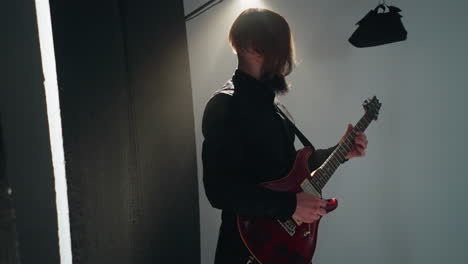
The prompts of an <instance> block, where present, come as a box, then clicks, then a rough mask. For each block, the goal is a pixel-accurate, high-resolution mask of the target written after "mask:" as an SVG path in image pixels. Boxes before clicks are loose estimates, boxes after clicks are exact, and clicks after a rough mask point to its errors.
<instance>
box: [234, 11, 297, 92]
mask: <svg viewBox="0 0 468 264" xmlns="http://www.w3.org/2000/svg"><path fill="white" fill-rule="evenodd" d="M229 42H230V44H231V46H232V48H233V50H234V51H235V52H236V53H237V55H238V58H239V61H240V62H243V63H249V62H252V60H256V62H259V61H260V62H261V63H262V66H261V75H262V79H265V80H268V79H272V78H282V79H283V80H284V77H285V76H287V75H288V74H289V73H291V71H292V69H293V67H294V65H295V60H294V59H295V58H294V56H295V52H294V40H293V36H292V33H291V30H290V28H289V24H288V22H287V21H286V20H285V19H284V17H282V16H281V15H279V14H278V13H275V12H273V11H270V10H267V9H262V8H251V9H247V10H245V11H244V12H242V13H241V14H240V15H239V17H237V19H236V20H235V21H234V23H233V24H232V26H231V30H230V32H229ZM283 82H284V81H283ZM284 85H285V86H286V87H280V88H279V90H280V92H281V90H283V92H284V91H285V90H286V89H287V85H286V83H285V82H284Z"/></svg>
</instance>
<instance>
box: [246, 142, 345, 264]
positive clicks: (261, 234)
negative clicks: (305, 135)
mask: <svg viewBox="0 0 468 264" xmlns="http://www.w3.org/2000/svg"><path fill="white" fill-rule="evenodd" d="M312 153H313V150H312V148H310V147H305V148H303V149H302V150H301V151H299V152H298V154H297V156H296V160H295V162H294V165H293V168H292V170H291V171H290V172H289V174H288V175H287V176H286V177H284V178H281V179H279V180H275V181H270V182H264V183H262V184H261V185H262V186H263V187H265V188H268V189H271V190H274V191H281V192H292V193H298V192H302V191H303V190H302V188H301V184H302V183H303V182H304V180H306V179H307V178H310V177H313V174H312V176H311V173H310V171H309V168H308V159H309V157H310V155H311V154H312ZM304 191H305V190H304ZM307 192H308V193H311V194H313V195H315V196H317V197H321V190H312V191H311V190H310V189H308V191H307ZM337 206H338V203H337V201H336V200H335V199H333V200H330V201H329V202H328V206H327V208H326V210H327V211H328V212H330V211H333V210H334V209H336V208H337ZM319 222H320V219H319V220H317V221H315V222H314V223H312V224H306V223H302V224H301V223H296V222H295V221H294V220H292V219H289V220H285V221H280V220H278V219H274V218H271V217H250V216H238V217H237V224H238V229H239V233H240V235H241V238H242V240H243V242H244V244H245V246H246V247H247V248H248V249H249V251H250V252H251V253H252V255H253V256H254V257H255V259H256V260H257V261H258V262H260V263H262V264H286V263H288V264H309V263H310V262H311V260H312V257H313V255H314V251H315V246H316V243H317V231H318V226H319Z"/></svg>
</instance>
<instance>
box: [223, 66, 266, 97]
mask: <svg viewBox="0 0 468 264" xmlns="http://www.w3.org/2000/svg"><path fill="white" fill-rule="evenodd" d="M232 82H233V84H234V89H235V93H237V94H238V95H239V96H247V97H251V99H253V100H255V101H259V102H266V103H271V104H273V102H274V100H275V92H274V91H273V90H272V89H271V88H269V87H268V86H267V85H266V84H265V82H263V81H261V80H257V79H256V78H255V77H253V76H251V75H250V74H248V73H245V72H243V71H241V70H239V69H237V70H236V71H235V73H234V76H233V77H232Z"/></svg>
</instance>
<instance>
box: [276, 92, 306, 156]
mask: <svg viewBox="0 0 468 264" xmlns="http://www.w3.org/2000/svg"><path fill="white" fill-rule="evenodd" d="M275 108H276V110H277V112H278V114H279V115H280V116H281V117H282V118H283V119H284V120H286V122H288V124H289V125H291V126H292V128H293V129H294V133H295V134H296V136H297V138H299V140H300V141H301V143H302V145H304V147H311V148H312V150H313V151H315V147H314V145H312V143H311V142H310V141H309V140H308V139H307V138H306V136H304V134H302V132H301V131H300V130H299V128H297V126H296V125H295V124H294V122H293V121H292V116H291V114H289V112H288V110H287V109H286V107H285V106H284V105H283V104H281V103H280V102H279V101H278V99H276V98H275Z"/></svg>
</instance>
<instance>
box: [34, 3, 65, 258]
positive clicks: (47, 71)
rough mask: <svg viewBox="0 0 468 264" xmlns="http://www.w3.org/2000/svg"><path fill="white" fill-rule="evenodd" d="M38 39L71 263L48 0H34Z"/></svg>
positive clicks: (61, 225) (61, 228)
mask: <svg viewBox="0 0 468 264" xmlns="http://www.w3.org/2000/svg"><path fill="white" fill-rule="evenodd" d="M35 1H36V14H37V25H38V31H39V42H40V48H41V57H42V70H43V73H44V88H45V95H46V103H47V116H48V119H49V137H50V148H51V154H52V164H53V167H54V178H55V203H56V207H57V222H58V238H59V250H60V251H59V252H60V263H62V264H72V250H71V236H70V219H69V214H68V195H67V178H66V175H65V156H64V151H63V138H62V120H61V118H60V101H59V95H58V84H57V71H56V67H55V53H54V42H53V35H52V23H51V19H50V8H49V0H35Z"/></svg>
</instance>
